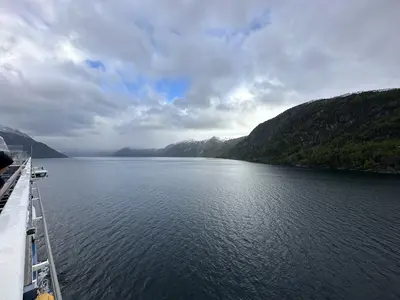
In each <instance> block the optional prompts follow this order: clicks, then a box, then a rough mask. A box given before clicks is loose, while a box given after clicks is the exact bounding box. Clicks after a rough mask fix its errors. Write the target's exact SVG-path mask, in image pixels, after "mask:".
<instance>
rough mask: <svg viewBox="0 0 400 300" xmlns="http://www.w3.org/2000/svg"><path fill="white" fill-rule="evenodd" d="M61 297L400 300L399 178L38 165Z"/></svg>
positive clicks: (243, 166) (148, 163)
mask: <svg viewBox="0 0 400 300" xmlns="http://www.w3.org/2000/svg"><path fill="white" fill-rule="evenodd" d="M35 163H36V164H40V165H41V166H44V167H46V168H47V169H48V170H49V178H47V179H45V180H43V181H42V182H41V183H40V188H41V192H42V198H43V203H44V206H45V210H46V218H47V221H48V227H49V231H50V232H49V234H50V238H51V244H52V248H53V255H54V258H55V261H56V267H57V271H58V274H59V275H58V276H59V281H60V284H61V287H62V291H63V296H64V297H63V299H64V300H69V299H87V300H92V299H93V300H98V299H249V300H250V299H398V298H399V297H400V285H399V282H400V231H399V229H400V178H396V177H391V176H377V175H368V174H357V173H345V172H327V171H313V170H300V169H292V168H284V167H275V166H268V165H262V164H252V163H247V162H240V161H232V160H218V159H201V158H174V159H172V158H158V159H157V158H151V159H150V158H141V159H135V158H132V159H129V158H128V159H113V158H81V159H55V160H36V161H35Z"/></svg>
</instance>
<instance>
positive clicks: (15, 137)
mask: <svg viewBox="0 0 400 300" xmlns="http://www.w3.org/2000/svg"><path fill="white" fill-rule="evenodd" d="M0 136H2V137H3V138H4V141H5V142H6V143H7V145H20V146H23V149H24V151H26V152H28V153H31V147H32V150H33V158H64V157H67V156H66V155H64V154H63V153H60V152H58V151H56V150H54V149H53V148H50V147H49V146H47V145H46V144H43V143H41V142H37V141H35V140H34V139H32V138H31V137H30V136H28V135H27V134H25V133H23V132H21V131H19V130H16V129H13V128H9V127H5V126H0Z"/></svg>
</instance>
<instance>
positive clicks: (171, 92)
mask: <svg viewBox="0 0 400 300" xmlns="http://www.w3.org/2000/svg"><path fill="white" fill-rule="evenodd" d="M188 88H189V80H187V79H166V78H165V79H160V80H157V81H156V82H155V84H154V89H155V91H156V92H158V93H160V94H163V95H165V97H166V100H167V102H168V103H169V102H171V101H172V100H174V99H175V98H183V97H184V96H185V93H186V91H187V89H188Z"/></svg>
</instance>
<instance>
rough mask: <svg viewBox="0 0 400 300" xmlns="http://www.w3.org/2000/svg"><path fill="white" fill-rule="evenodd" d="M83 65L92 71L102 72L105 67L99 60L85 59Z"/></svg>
mask: <svg viewBox="0 0 400 300" xmlns="http://www.w3.org/2000/svg"><path fill="white" fill-rule="evenodd" d="M85 63H86V65H87V66H89V67H90V68H92V69H97V70H100V71H103V72H104V71H105V70H106V66H105V65H104V64H103V63H102V62H101V61H100V60H91V59H86V60H85Z"/></svg>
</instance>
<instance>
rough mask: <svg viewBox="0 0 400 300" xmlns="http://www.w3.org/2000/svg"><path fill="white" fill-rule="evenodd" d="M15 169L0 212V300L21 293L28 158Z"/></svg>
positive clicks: (11, 299)
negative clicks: (14, 179)
mask: <svg viewBox="0 0 400 300" xmlns="http://www.w3.org/2000/svg"><path fill="white" fill-rule="evenodd" d="M18 172H20V173H21V176H20V178H19V180H18V182H17V183H16V185H15V187H14V190H13V192H12V194H11V195H10V197H9V198H8V200H7V203H6V205H5V206H4V208H3V210H2V212H1V214H0V270H1V271H0V300H21V299H22V295H23V287H24V267H25V246H26V224H27V221H28V206H29V200H30V199H29V198H30V180H31V159H28V160H27V162H26V164H25V167H23V168H22V169H19V171H18Z"/></svg>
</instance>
